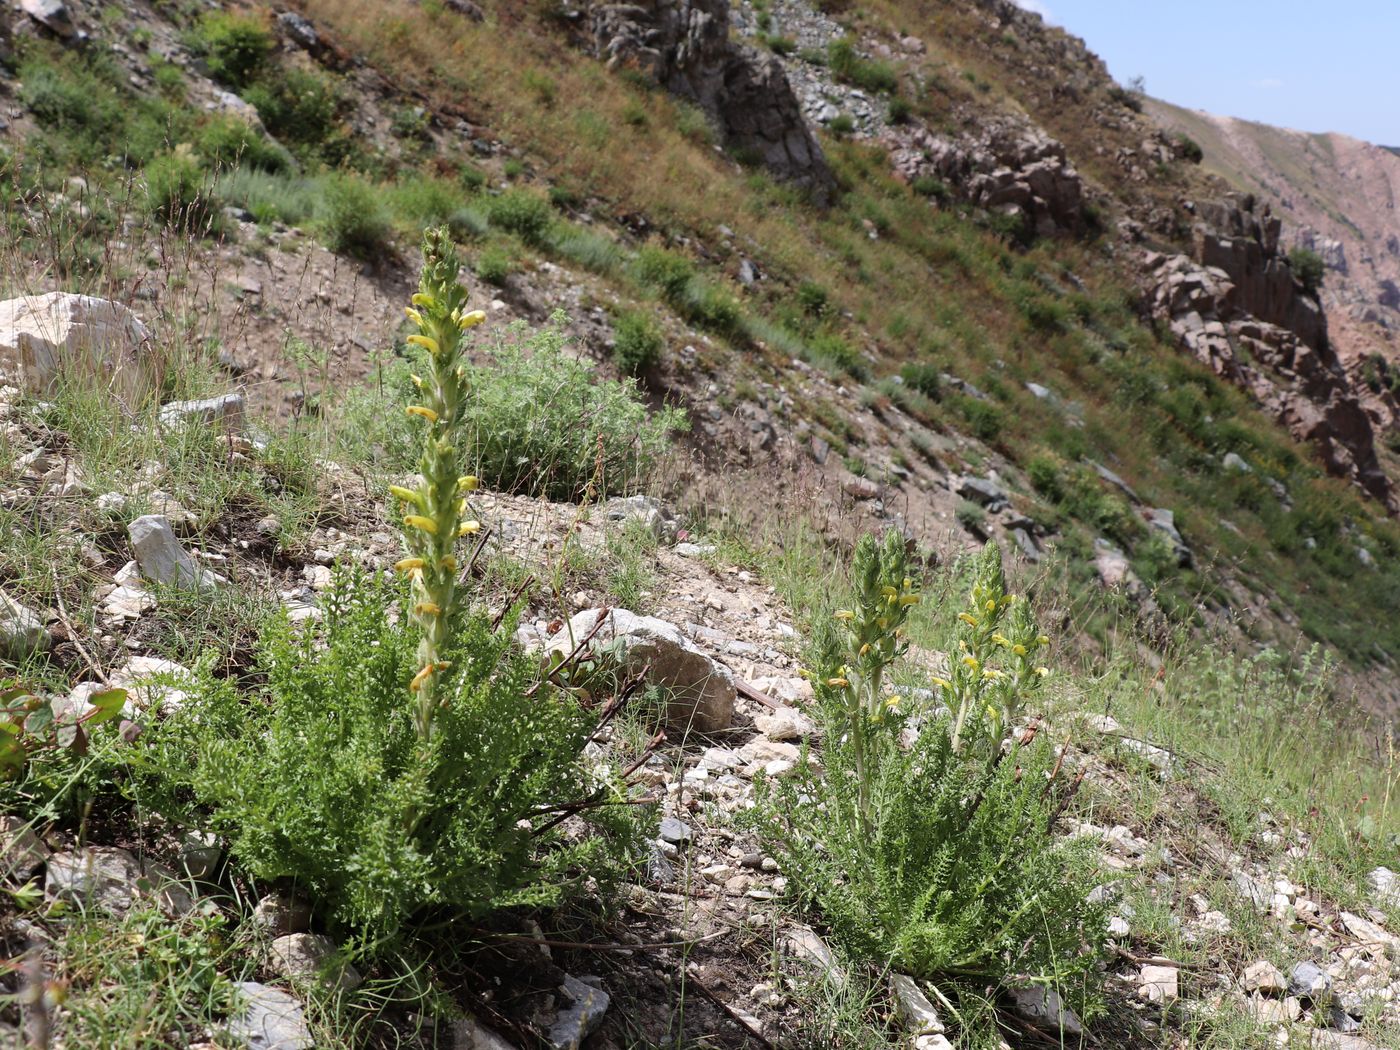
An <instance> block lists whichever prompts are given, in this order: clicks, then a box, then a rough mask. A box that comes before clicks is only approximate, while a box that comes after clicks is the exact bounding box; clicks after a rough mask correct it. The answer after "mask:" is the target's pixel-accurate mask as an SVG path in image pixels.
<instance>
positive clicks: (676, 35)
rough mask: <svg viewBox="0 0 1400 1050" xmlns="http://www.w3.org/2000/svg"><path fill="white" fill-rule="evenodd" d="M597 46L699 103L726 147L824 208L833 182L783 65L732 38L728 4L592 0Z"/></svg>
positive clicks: (623, 65) (614, 64) (718, 0)
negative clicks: (599, 0)
mask: <svg viewBox="0 0 1400 1050" xmlns="http://www.w3.org/2000/svg"><path fill="white" fill-rule="evenodd" d="M589 17H590V21H589V28H590V31H591V35H592V40H593V47H594V50H595V51H596V53H597V54H598V55H599V57H601V58H604V59H605V60H606V61H607V63H608V66H609V68H616V69H631V70H634V71H636V72H638V73H641V74H642V75H644V76H645V77H647V78H648V79H649V80H652V81H654V82H655V83H657V84H659V85H661V86H662V87H664V88H666V89H667V90H668V91H671V92H673V93H674V94H676V95H679V96H680V97H682V98H685V99H687V100H689V101H691V102H694V103H695V104H696V105H697V106H699V107H700V108H701V109H702V110H704V111H705V113H706V115H707V116H709V118H710V119H711V121H713V122H714V124H715V126H716V127H717V128H718V130H719V132H720V134H721V136H722V137H723V139H724V143H725V145H726V146H727V147H728V148H729V149H731V150H733V151H735V152H736V153H739V154H741V155H745V156H749V157H752V158H753V159H755V160H756V161H758V162H760V163H762V164H763V165H764V166H765V167H767V168H768V169H769V170H771V171H773V172H774V173H775V174H777V175H779V176H780V177H782V178H784V179H786V180H788V181H790V182H793V183H795V184H797V185H799V186H802V187H804V188H805V189H807V190H808V192H809V193H810V194H811V196H812V199H813V200H814V201H816V202H817V203H820V204H826V203H828V202H829V201H830V200H831V196H832V193H833V192H834V191H835V188H836V180H835V178H834V177H833V176H832V174H831V169H830V168H829V167H828V166H827V163H826V156H825V155H824V154H823V153H822V149H821V146H820V145H818V143H817V140H816V139H815V138H814V137H813V135H812V132H811V130H810V129H809V128H808V127H807V124H806V121H805V120H804V119H803V117H802V110H801V107H800V106H799V104H798V101H797V96H796V95H795V94H793V91H792V87H791V86H790V85H789V83H788V80H787V75H786V74H785V73H784V72H783V66H782V63H781V62H779V61H778V59H777V58H776V57H775V56H773V55H767V54H762V53H760V52H758V51H756V50H753V49H752V48H749V47H745V46H743V45H740V44H736V43H734V42H733V41H731V40H730V37H729V0H638V2H636V3H629V4H618V3H595V4H593V5H592V7H591V9H590V11H589Z"/></svg>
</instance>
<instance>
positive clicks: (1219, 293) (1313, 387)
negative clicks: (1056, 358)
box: [1144, 197, 1396, 509]
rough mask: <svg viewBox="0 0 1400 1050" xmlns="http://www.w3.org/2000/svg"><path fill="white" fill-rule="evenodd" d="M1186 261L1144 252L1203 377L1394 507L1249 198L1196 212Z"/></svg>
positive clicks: (1162, 307)
mask: <svg viewBox="0 0 1400 1050" xmlns="http://www.w3.org/2000/svg"><path fill="white" fill-rule="evenodd" d="M1196 214H1197V216H1198V218H1200V219H1201V221H1200V222H1199V223H1198V224H1197V226H1196V229H1195V236H1194V240H1193V254H1194V257H1193V256H1189V255H1172V256H1165V255H1162V254H1159V253H1155V252H1150V253H1148V254H1147V255H1146V257H1145V260H1144V261H1145V264H1146V267H1147V270H1148V272H1149V274H1150V276H1149V282H1150V285H1151V292H1150V302H1151V307H1152V311H1153V313H1154V314H1155V315H1156V316H1157V317H1158V318H1160V319H1161V320H1163V321H1165V322H1166V323H1167V325H1168V326H1169V328H1170V330H1171V332H1172V333H1173V335H1175V337H1176V338H1177V340H1178V341H1179V342H1180V343H1181V345H1182V347H1183V348H1185V349H1186V350H1187V351H1189V352H1190V353H1191V355H1192V356H1193V357H1195V358H1196V359H1197V360H1199V361H1200V362H1201V363H1203V364H1205V365H1207V366H1209V368H1210V369H1211V371H1213V372H1214V373H1215V374H1216V375H1218V376H1221V377H1222V378H1224V379H1228V380H1229V381H1230V382H1232V383H1234V384H1235V385H1236V386H1239V387H1241V388H1243V389H1244V390H1246V391H1248V392H1249V393H1250V394H1251V395H1252V396H1253V398H1254V399H1255V400H1256V401H1257V402H1258V403H1259V404H1260V406H1261V407H1263V408H1264V409H1265V410H1266V411H1267V412H1269V413H1270V415H1272V416H1273V417H1274V419H1276V420H1277V421H1278V422H1279V423H1281V424H1282V425H1283V426H1284V427H1286V428H1287V429H1288V431H1289V432H1290V433H1291V434H1293V436H1294V437H1295V438H1297V439H1299V440H1300V441H1306V442H1308V443H1310V444H1311V445H1313V446H1314V448H1315V449H1316V450H1317V452H1318V454H1319V455H1320V457H1321V459H1322V462H1323V464H1324V466H1325V467H1326V469H1327V470H1328V472H1329V473H1331V474H1334V475H1337V476H1340V477H1349V478H1351V479H1352V480H1354V481H1355V482H1356V483H1357V484H1359V485H1360V486H1361V488H1362V489H1363V490H1365V491H1366V492H1367V493H1368V494H1370V495H1371V496H1374V497H1375V498H1376V499H1379V500H1381V501H1383V502H1385V503H1386V504H1387V505H1388V506H1390V507H1391V508H1392V509H1395V507H1396V500H1395V495H1394V493H1393V491H1392V488H1391V484H1390V481H1389V479H1388V478H1387V477H1386V476H1385V474H1384V473H1383V472H1382V471H1381V469H1380V464H1379V462H1378V460H1377V456H1376V449H1375V434H1374V432H1373V429H1372V426H1371V420H1370V417H1369V416H1368V414H1367V413H1366V411H1365V409H1364V408H1363V406H1362V404H1361V401H1360V399H1359V397H1358V396H1357V393H1356V391H1355V390H1354V389H1353V388H1352V385H1351V382H1350V381H1349V380H1348V378H1347V375H1346V372H1345V370H1344V369H1343V368H1342V366H1341V364H1340V362H1339V361H1338V360H1337V357H1336V354H1335V353H1334V352H1333V351H1332V348H1331V346H1330V344H1329V342H1328V340H1327V324H1326V318H1325V316H1324V315H1323V313H1322V310H1321V308H1320V307H1319V306H1318V304H1317V302H1316V300H1314V299H1312V298H1311V297H1310V296H1308V295H1306V294H1305V293H1304V292H1303V290H1302V287H1301V285H1299V284H1298V283H1297V282H1296V281H1295V280H1294V279H1293V275H1292V272H1291V270H1289V268H1288V264H1287V262H1286V260H1285V259H1284V258H1283V257H1282V256H1281V255H1280V254H1279V234H1280V225H1279V222H1278V220H1277V219H1275V218H1273V217H1272V216H1270V215H1269V214H1268V211H1267V209H1266V210H1265V211H1264V212H1263V213H1262V214H1257V215H1256V214H1255V211H1254V206H1253V200H1252V198H1248V197H1244V198H1238V197H1237V198H1233V199H1229V200H1226V201H1225V202H1222V203H1220V204H1210V205H1204V206H1197V208H1196Z"/></svg>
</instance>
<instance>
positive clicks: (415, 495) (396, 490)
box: [389, 485, 423, 510]
mask: <svg viewBox="0 0 1400 1050" xmlns="http://www.w3.org/2000/svg"><path fill="white" fill-rule="evenodd" d="M389 492H390V493H392V494H393V495H395V496H397V497H398V498H399V499H401V500H403V501H404V502H405V503H412V504H413V505H414V506H415V507H418V508H419V509H420V510H421V509H422V507H423V494H422V493H421V492H414V491H413V490H412V489H406V488H404V487H403V486H402V485H390V486H389Z"/></svg>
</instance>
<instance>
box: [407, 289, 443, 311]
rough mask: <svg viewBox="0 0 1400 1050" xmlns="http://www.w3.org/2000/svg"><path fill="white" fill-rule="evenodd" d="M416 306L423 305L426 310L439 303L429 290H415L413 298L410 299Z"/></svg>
mask: <svg viewBox="0 0 1400 1050" xmlns="http://www.w3.org/2000/svg"><path fill="white" fill-rule="evenodd" d="M409 302H411V303H412V304H413V305H414V306H421V307H423V308H424V309H425V310H431V309H432V308H433V307H434V306H436V305H437V300H436V299H434V298H433V297H432V296H431V295H429V294H428V293H427V292H414V293H413V298H412V299H410V300H409Z"/></svg>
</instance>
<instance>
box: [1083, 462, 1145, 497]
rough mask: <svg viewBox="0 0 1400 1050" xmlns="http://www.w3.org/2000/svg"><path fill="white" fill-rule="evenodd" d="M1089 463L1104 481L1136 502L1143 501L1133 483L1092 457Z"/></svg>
mask: <svg viewBox="0 0 1400 1050" xmlns="http://www.w3.org/2000/svg"><path fill="white" fill-rule="evenodd" d="M1088 463H1089V466H1091V467H1093V468H1094V473H1095V474H1097V475H1098V476H1099V477H1100V478H1102V479H1103V480H1104V481H1106V482H1108V483H1109V484H1110V485H1112V486H1113V487H1114V488H1116V489H1118V490H1119V491H1120V492H1122V493H1123V494H1124V495H1125V496H1127V497H1128V498H1129V499H1130V500H1132V501H1133V502H1134V503H1141V502H1142V501H1141V500H1140V499H1138V494H1137V493H1136V492H1134V491H1133V487H1132V486H1131V485H1129V484H1128V483H1127V482H1126V481H1124V480H1123V479H1122V478H1121V477H1119V476H1118V475H1117V474H1115V473H1114V472H1113V471H1111V470H1109V469H1108V468H1107V467H1105V466H1104V465H1103V464H1102V463H1096V462H1094V461H1093V460H1092V459H1091V460H1089V461H1088Z"/></svg>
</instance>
